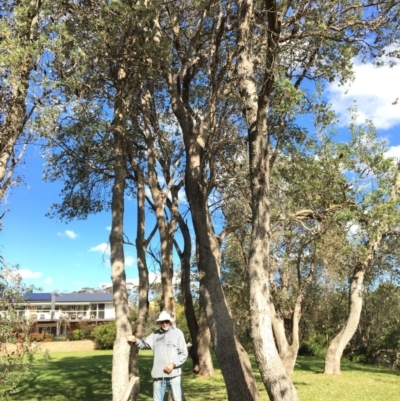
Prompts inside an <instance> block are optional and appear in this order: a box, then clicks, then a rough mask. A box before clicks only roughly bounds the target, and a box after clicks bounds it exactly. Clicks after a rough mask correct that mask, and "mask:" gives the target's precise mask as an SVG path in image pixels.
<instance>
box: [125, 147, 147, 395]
mask: <svg viewBox="0 0 400 401" xmlns="http://www.w3.org/2000/svg"><path fill="white" fill-rule="evenodd" d="M130 150H132V147H130ZM130 160H131V165H132V167H133V168H134V170H135V173H136V185H137V232H136V252H137V266H138V275H139V288H138V294H139V308H138V315H137V318H136V321H135V323H134V326H133V334H134V335H135V336H136V337H138V338H142V337H143V335H144V328H145V326H146V322H147V318H148V313H149V273H148V269H147V262H146V250H147V245H148V241H146V239H145V223H146V218H145V196H146V195H145V188H144V182H143V176H142V172H141V171H140V169H139V167H138V165H137V163H136V160H135V159H134V158H133V154H130ZM138 353H139V352H138V348H137V347H135V346H131V350H130V357H129V361H130V364H129V379H130V380H131V379H132V377H137V378H138V380H139V377H140V376H139V360H138ZM139 391H140V381H138V384H137V386H135V387H134V388H133V391H132V392H131V394H130V398H129V399H130V400H131V401H135V400H136V399H137V397H138V395H139Z"/></svg>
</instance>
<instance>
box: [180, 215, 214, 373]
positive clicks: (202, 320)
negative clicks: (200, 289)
mask: <svg viewBox="0 0 400 401" xmlns="http://www.w3.org/2000/svg"><path fill="white" fill-rule="evenodd" d="M178 223H179V227H180V230H181V232H182V236H183V241H184V246H183V252H181V251H180V250H179V247H178V245H177V246H176V248H177V250H178V254H179V257H180V260H181V270H182V276H181V291H182V300H183V305H184V308H185V315H186V321H187V325H188V328H189V332H190V337H191V339H192V346H191V348H190V357H191V358H192V361H193V372H195V373H198V374H199V375H200V376H212V375H213V374H214V366H213V362H212V358H211V353H210V343H211V335H210V330H209V328H208V323H207V317H206V315H205V310H204V307H203V302H202V299H200V302H199V303H200V313H199V318H198V321H197V319H196V314H195V311H194V305H193V297H192V292H191V288H190V284H191V280H190V258H191V255H192V242H191V236H190V232H189V228H188V226H187V224H186V223H185V222H184V220H183V218H182V216H180V215H179V216H178Z"/></svg>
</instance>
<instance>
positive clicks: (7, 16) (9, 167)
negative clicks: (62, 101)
mask: <svg viewBox="0 0 400 401" xmlns="http://www.w3.org/2000/svg"><path fill="white" fill-rule="evenodd" d="M50 3H51V2H48V1H45V0H23V1H14V0H10V1H5V2H4V3H3V6H2V9H1V11H0V37H1V47H2V51H1V53H0V66H1V67H0V83H1V85H0V98H1V99H2V102H1V105H0V200H1V199H3V197H4V195H5V193H6V191H7V189H8V188H10V187H11V186H12V185H16V184H17V183H18V182H19V181H20V178H19V177H15V174H14V171H15V168H16V166H17V164H18V163H19V162H20V161H21V159H22V157H23V155H24V152H25V149H26V147H27V145H28V143H30V142H31V141H32V140H33V133H32V131H31V130H30V128H29V124H30V122H31V120H32V118H33V117H34V113H35V110H36V108H37V106H38V105H39V104H40V102H41V101H42V100H43V99H44V98H45V97H46V96H47V95H48V94H49V92H50V88H49V87H48V83H49V82H48V80H46V78H45V73H46V71H45V70H46V68H45V67H44V65H43V63H42V61H41V57H43V55H44V53H45V48H46V46H48V42H49V32H50V31H51V29H53V28H54V26H55V24H56V21H57V19H58V13H57V12H55V10H52V11H53V16H52V18H51V19H50V18H49V16H48V15H49V13H50V12H51V11H50V9H51V4H50Z"/></svg>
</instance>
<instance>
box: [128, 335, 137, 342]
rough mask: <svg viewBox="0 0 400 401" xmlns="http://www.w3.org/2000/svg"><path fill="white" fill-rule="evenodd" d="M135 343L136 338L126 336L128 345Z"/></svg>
mask: <svg viewBox="0 0 400 401" xmlns="http://www.w3.org/2000/svg"><path fill="white" fill-rule="evenodd" d="M135 342H136V337H135V336H133V335H132V336H128V343H135Z"/></svg>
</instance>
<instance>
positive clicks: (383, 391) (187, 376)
mask: <svg viewBox="0 0 400 401" xmlns="http://www.w3.org/2000/svg"><path fill="white" fill-rule="evenodd" d="M50 357H51V359H50V361H49V362H46V363H44V362H37V363H36V364H35V367H34V373H33V375H32V376H31V377H30V379H29V380H26V381H24V382H23V383H21V385H20V387H19V389H18V392H17V393H16V394H14V395H12V396H11V397H9V398H7V401H70V400H74V401H110V400H111V359H112V351H90V352H76V353H54V354H51V355H50ZM140 364H141V394H140V396H139V401H150V400H151V399H152V389H151V386H152V381H151V378H150V370H151V364H152V353H151V351H140ZM190 367H191V364H190V361H188V362H187V363H186V364H185V367H184V379H183V380H184V392H185V396H186V399H187V401H206V400H214V401H225V400H226V392H225V386H224V382H223V379H222V375H221V373H220V371H219V370H218V369H217V370H216V374H215V376H214V377H212V378H207V379H205V378H199V377H196V376H194V375H192V374H191V373H190ZM254 367H255V365H254ZM255 371H256V370H255ZM342 371H343V373H342V375H340V376H336V377H330V376H326V375H323V374H322V372H323V361H322V360H319V359H316V358H299V359H298V362H297V365H296V371H295V373H294V374H293V381H294V384H295V386H296V388H297V390H298V393H299V396H300V399H301V400H302V401H342V400H343V401H400V372H394V371H389V370H384V369H379V368H376V367H373V366H365V365H359V364H353V363H349V362H344V363H343V364H342ZM256 375H257V378H258V379H259V375H258V373H256ZM259 383H260V390H261V395H262V400H263V401H267V400H268V397H267V395H266V392H265V390H264V389H263V386H262V383H261V380H259Z"/></svg>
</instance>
